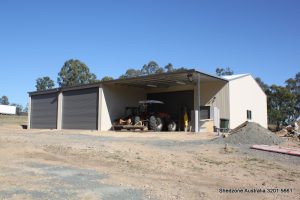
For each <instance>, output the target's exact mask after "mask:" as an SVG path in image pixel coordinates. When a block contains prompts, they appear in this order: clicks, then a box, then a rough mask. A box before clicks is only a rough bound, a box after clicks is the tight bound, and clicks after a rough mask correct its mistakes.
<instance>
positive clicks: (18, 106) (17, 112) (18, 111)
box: [11, 103, 23, 115]
mask: <svg viewBox="0 0 300 200" xmlns="http://www.w3.org/2000/svg"><path fill="white" fill-rule="evenodd" d="M11 106H16V114H17V115H20V114H21V113H22V111H23V106H22V105H20V104H17V103H12V104H11Z"/></svg>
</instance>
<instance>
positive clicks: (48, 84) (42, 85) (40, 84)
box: [35, 76, 54, 91]
mask: <svg viewBox="0 0 300 200" xmlns="http://www.w3.org/2000/svg"><path fill="white" fill-rule="evenodd" d="M35 87H36V90H37V91H43V90H48V89H52V88H53V87H54V81H53V80H51V79H50V77H49V76H44V77H40V78H38V79H36V85H35Z"/></svg>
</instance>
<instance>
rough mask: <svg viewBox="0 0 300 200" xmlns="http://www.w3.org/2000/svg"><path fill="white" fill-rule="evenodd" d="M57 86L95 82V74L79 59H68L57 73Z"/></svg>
mask: <svg viewBox="0 0 300 200" xmlns="http://www.w3.org/2000/svg"><path fill="white" fill-rule="evenodd" d="M57 82H58V84H59V86H61V87H65V86H75V85H81V84H88V83H93V82H96V75H95V74H93V73H91V72H90V69H89V67H88V66H87V65H86V64H84V63H83V62H81V61H80V60H73V59H71V60H68V61H66V62H65V63H64V65H63V67H62V68H61V70H60V72H59V73H58V78H57Z"/></svg>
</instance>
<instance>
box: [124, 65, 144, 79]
mask: <svg viewBox="0 0 300 200" xmlns="http://www.w3.org/2000/svg"><path fill="white" fill-rule="evenodd" d="M141 75H142V72H141V70H137V69H133V68H130V69H127V70H126V73H125V74H123V75H121V76H120V77H119V78H121V79H122V78H132V77H137V76H141Z"/></svg>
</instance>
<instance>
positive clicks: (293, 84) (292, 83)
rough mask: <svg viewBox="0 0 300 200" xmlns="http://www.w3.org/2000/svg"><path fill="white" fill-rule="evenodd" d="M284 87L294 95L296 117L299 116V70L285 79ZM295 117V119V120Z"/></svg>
mask: <svg viewBox="0 0 300 200" xmlns="http://www.w3.org/2000/svg"><path fill="white" fill-rule="evenodd" d="M285 84H286V88H287V89H288V90H289V91H290V92H291V93H292V94H294V95H295V96H296V105H295V107H294V108H295V110H296V117H295V118H296V119H298V118H299V117H300V72H298V73H297V74H296V75H295V78H289V79H288V80H286V81H285ZM296 119H295V120H296Z"/></svg>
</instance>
